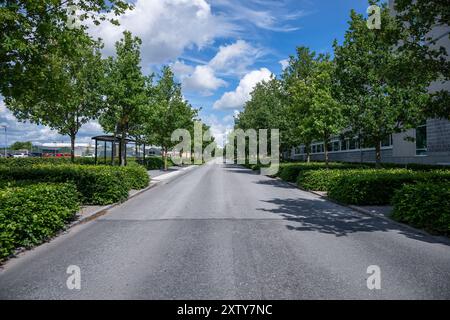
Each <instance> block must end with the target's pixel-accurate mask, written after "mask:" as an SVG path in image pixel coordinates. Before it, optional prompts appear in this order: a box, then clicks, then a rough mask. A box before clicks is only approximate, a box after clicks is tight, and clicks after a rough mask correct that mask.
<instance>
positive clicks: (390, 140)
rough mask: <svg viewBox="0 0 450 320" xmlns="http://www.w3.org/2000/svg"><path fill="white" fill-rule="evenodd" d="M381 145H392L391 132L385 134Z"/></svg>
mask: <svg viewBox="0 0 450 320" xmlns="http://www.w3.org/2000/svg"><path fill="white" fill-rule="evenodd" d="M381 146H382V147H389V146H392V135H391V134H390V135H389V136H387V137H386V138H384V139H383V141H381Z"/></svg>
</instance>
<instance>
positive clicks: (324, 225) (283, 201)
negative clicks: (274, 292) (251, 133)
mask: <svg viewBox="0 0 450 320" xmlns="http://www.w3.org/2000/svg"><path fill="white" fill-rule="evenodd" d="M226 168H227V170H229V171H232V172H236V173H243V174H253V175H258V173H255V172H254V171H252V170H249V169H246V168H244V167H242V166H239V165H226ZM253 183H255V184H259V185H266V186H273V187H277V188H283V189H292V190H298V191H299V192H302V193H304V192H303V191H300V190H299V189H298V188H296V187H295V186H292V185H290V184H288V183H286V182H284V181H280V180H275V179H269V178H267V177H263V176H261V179H258V180H257V181H254V182H253ZM261 201H262V202H265V203H267V204H270V206H269V207H273V206H275V208H270V209H268V208H259V209H257V210H261V211H265V212H271V213H274V214H277V215H281V216H282V217H283V218H284V219H285V220H287V221H291V222H293V224H290V225H287V226H286V227H287V228H288V229H289V230H292V231H317V232H321V233H326V234H333V235H335V236H336V237H343V236H347V235H348V234H351V233H357V232H375V231H381V232H388V231H394V232H398V233H400V234H403V235H405V236H406V237H408V238H412V239H415V240H418V241H424V242H428V243H441V244H445V245H447V246H450V239H447V238H445V237H440V236H429V235H426V234H422V233H420V232H417V231H415V230H414V229H410V228H408V227H406V226H405V227H403V226H401V225H399V224H397V223H395V222H393V221H392V222H391V221H389V220H385V219H381V218H378V217H371V216H364V215H362V214H360V213H358V212H356V211H353V210H352V209H350V208H347V207H344V206H340V205H338V204H335V203H332V202H330V201H326V200H324V199H320V198H314V197H304V198H302V197H301V195H300V196H299V197H298V198H274V199H272V200H261Z"/></svg>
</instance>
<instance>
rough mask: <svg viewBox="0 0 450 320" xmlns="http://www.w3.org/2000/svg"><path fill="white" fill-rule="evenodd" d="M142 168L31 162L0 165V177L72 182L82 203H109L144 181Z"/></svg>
mask: <svg viewBox="0 0 450 320" xmlns="http://www.w3.org/2000/svg"><path fill="white" fill-rule="evenodd" d="M144 172H145V169H144V170H142V169H139V170H138V169H136V168H135V167H133V166H127V167H112V166H89V165H57V166H52V165H35V166H30V167H9V168H6V167H0V179H4V180H32V181H40V182H70V181H72V182H73V183H75V185H76V187H77V189H78V192H79V193H80V194H81V198H82V202H83V203H84V204H98V205H103V204H110V203H114V202H120V201H123V200H125V199H126V198H127V197H128V191H129V190H130V189H131V188H140V187H144V186H146V185H148V180H147V179H148V175H147V172H145V174H144Z"/></svg>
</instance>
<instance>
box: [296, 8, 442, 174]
mask: <svg viewBox="0 0 450 320" xmlns="http://www.w3.org/2000/svg"><path fill="white" fill-rule="evenodd" d="M389 5H390V8H391V10H392V11H393V14H395V12H394V10H393V1H390V2H389ZM449 32H450V27H449V26H445V27H436V28H435V29H433V30H432V36H433V39H439V40H438V41H437V43H436V45H437V46H443V47H445V48H446V50H447V54H450V40H449V37H448V34H449ZM449 59H450V57H449ZM442 89H445V90H447V91H450V82H446V83H443V84H442V83H440V82H439V83H437V82H436V83H433V84H432V85H431V86H430V91H437V90H442ZM408 138H412V139H408ZM328 151H329V159H330V161H345V162H375V148H374V147H373V146H360V145H359V142H358V139H357V138H354V139H340V138H339V137H335V138H334V139H332V140H331V143H330V144H329V145H328ZM288 156H289V157H290V158H291V159H295V160H306V152H305V147H304V146H303V145H302V146H299V147H297V148H293V149H292V150H291V154H290V155H288ZM311 160H313V161H323V160H325V156H324V144H323V143H322V142H319V141H318V142H316V143H313V144H312V146H311ZM381 161H382V162H388V163H422V164H448V165H450V121H448V120H444V119H427V121H426V122H425V123H424V124H423V125H421V126H419V127H418V128H416V129H412V130H408V131H405V132H402V133H395V134H392V135H391V136H390V137H389V138H388V139H386V141H383V143H382V145H381Z"/></svg>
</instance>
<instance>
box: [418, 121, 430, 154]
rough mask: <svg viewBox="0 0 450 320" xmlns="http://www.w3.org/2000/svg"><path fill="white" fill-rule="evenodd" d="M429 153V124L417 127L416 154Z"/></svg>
mask: <svg viewBox="0 0 450 320" xmlns="http://www.w3.org/2000/svg"><path fill="white" fill-rule="evenodd" d="M426 153H427V125H426V124H424V125H422V126H419V127H417V128H416V155H424V154H426Z"/></svg>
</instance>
